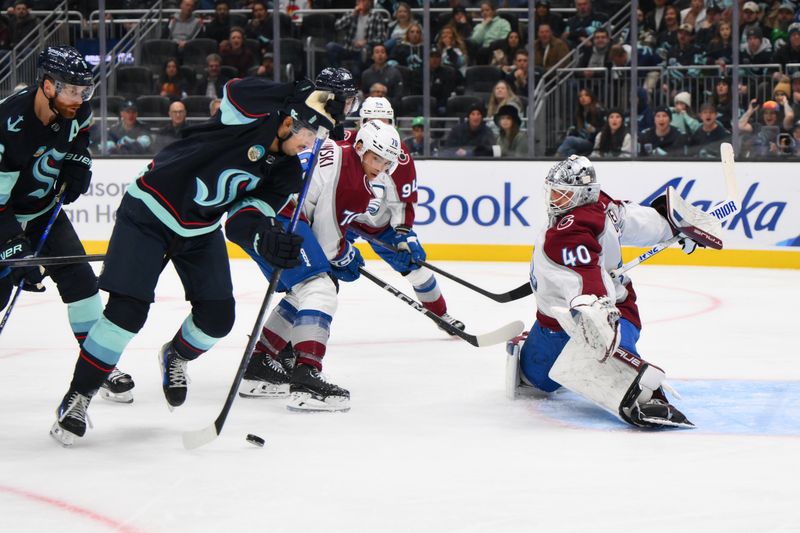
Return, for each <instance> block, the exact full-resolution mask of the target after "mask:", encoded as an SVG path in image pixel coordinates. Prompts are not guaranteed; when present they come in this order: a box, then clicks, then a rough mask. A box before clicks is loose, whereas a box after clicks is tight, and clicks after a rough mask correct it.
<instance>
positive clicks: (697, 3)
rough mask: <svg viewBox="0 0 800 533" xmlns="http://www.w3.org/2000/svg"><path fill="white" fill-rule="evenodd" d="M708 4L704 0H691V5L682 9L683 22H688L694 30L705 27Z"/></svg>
mask: <svg viewBox="0 0 800 533" xmlns="http://www.w3.org/2000/svg"><path fill="white" fill-rule="evenodd" d="M705 19H706V6H705V2H704V1H703V0H690V1H689V7H687V8H686V9H684V10H682V11H681V24H688V25H689V26H691V27H692V29H693V30H694V31H697V30H699V29H700V28H702V27H703V21H704V20H705Z"/></svg>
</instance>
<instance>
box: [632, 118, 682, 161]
mask: <svg viewBox="0 0 800 533" xmlns="http://www.w3.org/2000/svg"><path fill="white" fill-rule="evenodd" d="M653 120H654V122H655V126H653V127H652V128H650V129H647V130H645V131H644V132H642V134H641V135H640V136H639V155H640V156H655V157H664V156H680V155H685V153H686V136H685V135H683V134H682V133H681V132H679V131H678V129H677V128H674V127H672V125H670V121H671V120H672V112H671V111H670V110H669V108H668V107H664V106H661V107H657V108H656V112H655V118H654V119H653Z"/></svg>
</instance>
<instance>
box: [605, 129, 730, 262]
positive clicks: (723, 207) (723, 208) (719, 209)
mask: <svg viewBox="0 0 800 533" xmlns="http://www.w3.org/2000/svg"><path fill="white" fill-rule="evenodd" d="M719 151H720V160H721V161H722V175H723V177H724V178H725V190H726V192H727V195H728V198H727V199H726V200H725V201H724V202H722V203H721V204H719V205H717V206H715V207H714V208H713V209H712V210H711V211H710V213H711V214H712V215H714V217H715V218H716V219H718V220H720V221H722V220H726V219H728V218H729V217H731V216H732V215H733V214H735V213H737V212H738V211H739V205H740V203H741V200H740V199H739V187H738V186H737V185H736V170H735V169H734V167H733V161H734V159H733V146H732V145H731V144H730V143H722V144H720V146H719ZM682 238H684V236H683V235H675V236H674V237H672V238H670V239H667V240H666V241H664V242H661V243H658V244H656V245H655V246H653V247H652V248H650V249H649V250H647V251H646V252H644V253H643V254H641V255H640V256H638V257H636V258H634V259H631V260H630V261H628V262H627V263H625V264H624V265H622V266H621V267H619V268H617V269H615V270H612V271H611V277H612V278H618V277H619V276H621V275H622V274H624V273H625V272H627V271H628V270H630V269H632V268H633V267H635V266H637V265H639V264H641V263H643V262H645V261H647V260H648V259H650V258H651V257H653V256H654V255H656V254H657V253H660V252H663V251H664V250H666V249H667V248H669V247H670V246H672V245H673V244H675V243H676V242H678V241H679V240H681V239H682Z"/></svg>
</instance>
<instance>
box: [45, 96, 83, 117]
mask: <svg viewBox="0 0 800 533" xmlns="http://www.w3.org/2000/svg"><path fill="white" fill-rule="evenodd" d="M52 102H53V107H54V108H55V111H56V113H58V114H59V115H60V116H62V117H64V118H66V119H73V118H75V116H76V115H77V114H78V110H79V109H80V107H81V104H77V105H75V104H70V105H67V104H65V103H64V102H61V101H59V99H58V97H56V98H55V99H53V100H52Z"/></svg>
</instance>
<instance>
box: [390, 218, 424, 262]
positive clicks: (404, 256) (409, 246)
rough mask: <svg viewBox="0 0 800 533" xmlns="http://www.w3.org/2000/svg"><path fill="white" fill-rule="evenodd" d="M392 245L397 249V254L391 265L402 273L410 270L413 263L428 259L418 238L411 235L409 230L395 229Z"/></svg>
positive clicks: (393, 257) (399, 227) (391, 260)
mask: <svg viewBox="0 0 800 533" xmlns="http://www.w3.org/2000/svg"><path fill="white" fill-rule="evenodd" d="M392 244H393V245H394V247H395V248H397V252H396V253H395V254H394V256H392V258H391V259H390V260H389V264H391V265H392V267H393V268H394V269H395V270H398V271H400V272H404V271H407V270H410V269H411V266H412V264H413V263H418V262H419V261H425V258H426V257H427V256H426V255H425V250H424V249H423V248H422V245H421V244H420V243H419V239H417V236H416V235H413V234H412V235H409V233H408V229H406V228H403V227H401V226H398V227H397V228H395V234H394V237H393V238H392Z"/></svg>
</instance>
